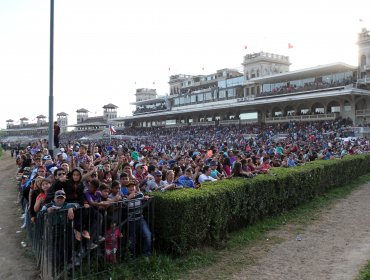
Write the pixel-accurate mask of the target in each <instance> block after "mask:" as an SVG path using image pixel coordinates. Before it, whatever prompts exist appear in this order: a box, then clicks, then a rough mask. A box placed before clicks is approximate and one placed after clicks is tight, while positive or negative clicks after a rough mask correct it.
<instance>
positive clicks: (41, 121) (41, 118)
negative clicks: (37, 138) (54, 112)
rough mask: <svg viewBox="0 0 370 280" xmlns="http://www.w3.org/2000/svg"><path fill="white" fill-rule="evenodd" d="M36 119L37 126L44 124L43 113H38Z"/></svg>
mask: <svg viewBox="0 0 370 280" xmlns="http://www.w3.org/2000/svg"><path fill="white" fill-rule="evenodd" d="M36 119H37V126H43V125H44V124H46V120H45V119H46V117H45V116H44V115H39V116H37V117H36Z"/></svg>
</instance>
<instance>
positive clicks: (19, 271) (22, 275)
mask: <svg viewBox="0 0 370 280" xmlns="http://www.w3.org/2000/svg"><path fill="white" fill-rule="evenodd" d="M16 171H17V168H16V165H15V160H14V159H12V158H11V157H10V154H9V152H8V153H5V154H3V156H2V158H1V159H0V213H1V215H0V248H1V249H0V279H2V280H3V279H19V280H24V279H27V280H29V279H37V275H38V273H37V271H36V264H35V262H34V260H33V258H32V255H31V253H30V251H29V249H27V247H26V248H23V247H22V245H21V241H27V240H26V233H25V230H22V232H18V233H16V232H17V231H20V230H21V229H20V226H21V224H22V220H21V219H19V217H20V215H21V213H20V211H19V204H17V195H18V190H17V187H16V184H15V180H14V178H15V175H16ZM26 244H27V246H28V245H29V242H26Z"/></svg>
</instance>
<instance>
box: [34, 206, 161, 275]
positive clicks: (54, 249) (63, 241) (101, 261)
mask: <svg viewBox="0 0 370 280" xmlns="http://www.w3.org/2000/svg"><path fill="white" fill-rule="evenodd" d="M153 207H154V203H153V202H152V200H151V199H149V200H145V201H144V200H125V201H122V202H117V203H111V204H109V206H108V205H107V206H106V207H104V208H100V209H99V208H95V207H90V208H83V207H81V208H78V209H74V210H73V212H74V218H73V219H72V220H71V219H69V218H68V209H63V210H57V211H54V212H52V213H48V212H47V211H42V212H39V214H38V216H37V218H36V220H35V222H34V223H32V222H31V220H30V219H29V220H28V221H27V230H28V236H29V239H30V241H31V243H32V251H33V253H34V255H35V257H36V260H37V265H38V268H39V270H40V272H41V273H40V275H41V278H42V279H78V278H80V277H82V276H83V277H85V276H89V275H95V274H98V273H101V272H104V271H107V270H108V269H109V268H110V267H111V266H112V265H115V264H118V263H122V262H125V261H127V260H128V259H131V258H134V257H136V256H139V255H142V254H144V255H145V256H149V255H150V254H151V251H152V241H153V240H154V238H153V233H154V216H153V214H154V211H153Z"/></svg>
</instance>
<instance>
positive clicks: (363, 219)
mask: <svg viewBox="0 0 370 280" xmlns="http://www.w3.org/2000/svg"><path fill="white" fill-rule="evenodd" d="M318 217H319V218H318V219H317V220H315V221H313V222H308V223H307V225H304V226H300V225H294V224H287V225H284V226H282V227H281V229H279V230H276V231H272V232H269V233H268V236H267V238H266V240H262V241H258V242H256V243H255V244H252V245H250V246H247V247H246V248H239V249H237V250H233V251H232V252H227V253H226V254H223V256H222V257H221V259H220V260H219V261H217V262H215V263H214V264H213V265H211V266H209V267H206V268H202V269H198V270H194V271H192V272H190V273H189V274H187V275H186V276H185V277H184V279H191V280H194V279H203V280H204V279H212V280H213V279H238V280H241V279H243V280H244V279H248V280H249V279H250V280H267V279H268V280H271V279H274V280H327V279H330V280H341V279H343V280H350V279H356V277H358V275H359V272H360V270H361V269H362V268H363V266H365V265H366V264H367V262H368V261H369V260H370V183H367V184H364V185H362V186H360V187H359V188H357V189H356V190H354V191H353V192H352V193H351V194H350V195H349V196H348V197H347V198H345V199H341V200H338V201H336V202H335V203H334V204H332V205H330V206H329V207H328V208H326V209H322V213H321V214H319V215H318Z"/></svg>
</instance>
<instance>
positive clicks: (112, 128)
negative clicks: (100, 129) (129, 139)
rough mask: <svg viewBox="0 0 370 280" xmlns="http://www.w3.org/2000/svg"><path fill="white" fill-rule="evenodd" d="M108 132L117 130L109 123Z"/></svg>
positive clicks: (113, 132)
mask: <svg viewBox="0 0 370 280" xmlns="http://www.w3.org/2000/svg"><path fill="white" fill-rule="evenodd" d="M109 132H110V134H115V133H116V132H117V131H116V130H115V129H114V126H113V125H111V124H110V125H109Z"/></svg>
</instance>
